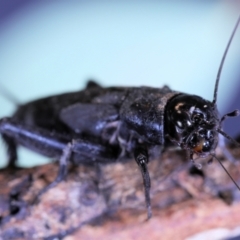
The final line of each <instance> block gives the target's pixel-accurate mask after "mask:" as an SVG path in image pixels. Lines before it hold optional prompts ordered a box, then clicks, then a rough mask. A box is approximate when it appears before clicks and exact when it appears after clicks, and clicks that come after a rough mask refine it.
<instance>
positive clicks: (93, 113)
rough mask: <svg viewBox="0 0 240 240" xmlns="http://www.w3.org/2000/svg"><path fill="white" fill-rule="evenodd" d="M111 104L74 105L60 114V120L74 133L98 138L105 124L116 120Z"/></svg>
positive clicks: (116, 113) (116, 112)
mask: <svg viewBox="0 0 240 240" xmlns="http://www.w3.org/2000/svg"><path fill="white" fill-rule="evenodd" d="M118 115H119V114H118V110H117V109H116V108H115V107H114V106H113V105H111V104H97V103H89V104H88V103H85V104H84V103H76V104H74V105H71V106H68V107H66V108H64V109H62V111H61V112H60V119H61V120H62V121H63V122H64V123H65V124H66V125H67V126H68V127H69V128H70V129H72V130H73V131H74V132H76V133H83V134H87V135H91V136H97V137H99V136H100V134H101V132H102V130H103V128H104V127H105V126H106V124H107V123H109V122H112V121H115V120H117V119H118Z"/></svg>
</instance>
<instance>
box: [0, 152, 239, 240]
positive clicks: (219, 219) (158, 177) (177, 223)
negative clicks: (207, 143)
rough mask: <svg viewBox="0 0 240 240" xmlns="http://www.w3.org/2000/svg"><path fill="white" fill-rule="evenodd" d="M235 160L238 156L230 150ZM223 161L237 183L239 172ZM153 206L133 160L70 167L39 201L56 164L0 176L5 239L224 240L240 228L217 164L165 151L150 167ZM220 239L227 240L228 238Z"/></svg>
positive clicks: (230, 189) (233, 196)
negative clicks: (149, 214)
mask: <svg viewBox="0 0 240 240" xmlns="http://www.w3.org/2000/svg"><path fill="white" fill-rule="evenodd" d="M230 151H231V152H232V154H233V155H234V157H235V158H236V159H239V158H240V150H239V149H237V148H232V149H230ZM217 156H218V158H220V159H221V161H222V163H223V164H224V165H225V167H226V168H227V170H228V171H229V173H230V174H231V176H232V177H233V178H234V179H235V180H236V181H237V182H240V174H239V173H240V166H239V164H238V161H236V163H235V164H233V163H231V162H230V161H228V160H226V159H224V157H223V155H222V154H221V151H220V149H217ZM148 165H149V172H150V177H151V205H152V209H153V216H152V218H151V219H150V220H146V218H147V211H146V206H145V197H144V192H143V184H142V176H141V172H140V170H139V169H138V166H137V164H136V163H135V161H134V160H129V161H126V162H116V163H112V164H108V165H95V166H69V171H68V175H67V178H66V180H65V181H62V182H61V183H59V184H58V185H57V186H55V187H53V188H51V189H50V190H48V191H47V192H46V193H44V194H43V195H41V196H40V197H39V199H38V200H36V196H37V195H38V193H39V191H40V190H41V189H43V188H44V187H45V186H47V185H48V184H50V183H51V182H52V181H53V180H54V179H55V177H56V174H57V171H58V164H57V163H51V164H47V165H43V166H38V167H34V168H29V169H17V170H9V169H3V170H1V171H0V239H3V240H8V239H13V240H15V239H16V240H20V239H66V240H77V239H81V240H85V239H87V240H91V239H93V240H95V239H104V240H113V239H124V240H130V239H134V240H143V239H151V240H156V239H158V240H159V239H160V240H161V239H163V240H168V239H176V240H178V239H179V240H182V239H191V240H194V239H195V238H194V236H195V237H196V234H202V236H203V237H202V239H213V240H214V239H220V238H218V237H217V236H218V235H219V234H222V235H221V236H225V235H224V234H229V233H230V234H231V230H233V229H235V232H236V231H237V227H238V226H239V225H240V214H239V213H240V201H239V200H240V191H239V190H238V189H237V187H236V186H235V185H234V184H233V182H232V181H231V180H230V179H229V177H228V176H227V174H226V172H224V170H223V169H222V168H221V166H220V165H219V164H218V163H217V161H216V160H215V161H214V162H213V163H212V164H211V165H208V164H207V163H206V159H205V160H203V162H202V165H203V167H202V169H201V170H198V169H197V168H193V167H192V166H193V165H192V163H189V161H188V160H187V157H186V155H185V153H184V152H182V151H166V152H165V153H163V154H162V156H161V159H155V160H153V161H151V162H150V163H149V164H148ZM223 239H226V238H225V237H224V238H223Z"/></svg>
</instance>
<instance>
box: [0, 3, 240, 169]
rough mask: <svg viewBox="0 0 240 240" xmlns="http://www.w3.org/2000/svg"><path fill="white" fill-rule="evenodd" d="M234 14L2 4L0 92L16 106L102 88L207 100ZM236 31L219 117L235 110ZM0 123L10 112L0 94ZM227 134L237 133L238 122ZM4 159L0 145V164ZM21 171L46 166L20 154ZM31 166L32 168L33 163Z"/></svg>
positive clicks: (204, 6) (238, 101)
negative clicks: (158, 90)
mask: <svg viewBox="0 0 240 240" xmlns="http://www.w3.org/2000/svg"><path fill="white" fill-rule="evenodd" d="M239 14H240V0H235V1H234V0H233V1H151V0H149V1H101V2H100V1H30V0H21V1H20V0H8V1H0V87H1V88H2V89H7V91H9V92H10V93H11V94H12V95H13V96H14V97H15V98H16V99H17V101H18V102H19V103H20V104H21V103H25V102H27V101H30V100H33V99H35V98H40V97H43V96H47V95H52V94H58V93H62V92H67V91H76V90H80V89H81V88H83V87H84V85H85V83H86V81H87V80H88V79H95V80H96V81H98V82H99V83H100V84H102V85H103V86H111V85H118V86H142V85H149V86H153V87H162V86H163V85H164V84H167V85H168V86H170V87H171V88H172V89H174V90H177V91H182V92H186V93H191V94H197V95H199V96H202V97H203V98H206V99H209V100H212V98H213V90H214V84H215V79H216V75H217V71H218V68H219V64H220V61H221V58H222V55H223V52H224V50H225V47H226V45H227V42H228V40H229V38H230V35H231V33H232V30H233V27H234V25H235V23H236V20H237V18H238V16H239ZM239 93H240V28H239V29H238V31H237V34H236V36H235V38H234V41H233V43H232V45H231V47H230V51H229V53H228V56H227V59H226V63H225V65H224V68H223V72H222V76H221V81H220V85H219V93H218V102H217V104H218V108H219V111H220V113H221V114H224V113H226V112H228V111H232V110H233V109H235V108H240V96H239V95H240V94H239ZM0 106H1V107H0V118H1V117H4V116H11V114H12V112H13V111H14V109H16V106H15V104H14V103H13V102H11V101H9V100H8V99H6V97H4V96H3V95H2V94H0ZM224 129H225V131H226V132H227V133H228V134H230V135H231V136H236V135H238V134H239V133H240V118H235V119H229V120H227V121H226V123H225V127H224ZM5 159H6V154H5V148H4V145H3V143H2V142H1V145H0V164H1V165H2V166H3V165H4V164H5V162H4V160H5ZM19 159H20V160H21V164H23V165H25V166H32V165H37V164H39V163H40V162H42V163H44V162H46V161H48V159H46V158H43V157H41V156H38V155H36V154H34V153H32V152H28V151H27V150H26V149H22V148H21V149H20V151H19ZM33 160H34V161H33Z"/></svg>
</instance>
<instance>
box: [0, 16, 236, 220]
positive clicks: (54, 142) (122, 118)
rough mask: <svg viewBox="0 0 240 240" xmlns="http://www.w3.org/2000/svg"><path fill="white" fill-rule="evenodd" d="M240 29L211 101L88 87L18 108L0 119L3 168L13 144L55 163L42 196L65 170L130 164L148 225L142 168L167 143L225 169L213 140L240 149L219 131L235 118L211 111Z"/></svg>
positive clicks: (11, 159)
mask: <svg viewBox="0 0 240 240" xmlns="http://www.w3.org/2000/svg"><path fill="white" fill-rule="evenodd" d="M239 22H240V17H239V18H238V20H237V23H236V25H235V27H234V30H233V32H232V35H231V37H230V39H229V42H228V43H227V47H226V49H225V52H224V54H223V57H222V60H221V63H220V67H219V70H218V73H217V78H216V80H215V88H214V90H213V99H212V100H211V101H209V100H205V99H203V98H202V97H200V96H196V95H189V94H186V93H181V92H178V91H174V90H171V89H170V88H169V87H167V86H163V87H162V88H152V87H145V86H143V87H106V88H105V87H102V86H101V85H99V84H98V83H96V82H95V81H89V82H88V83H87V85H86V88H85V89H83V90H81V91H76V92H70V93H64V94H59V95H54V96H49V97H45V98H41V99H36V100H34V101H31V102H28V103H26V104H23V105H20V106H19V107H18V108H17V110H16V112H15V113H14V114H13V115H12V116H11V117H4V118H2V119H0V134H1V137H2V139H3V141H4V143H5V144H6V150H7V160H8V161H7V162H8V165H7V168H14V167H15V166H16V163H17V159H18V157H17V147H18V145H21V146H24V147H26V148H28V149H30V150H32V151H35V152H37V153H39V154H41V155H44V156H46V157H48V158H53V159H58V160H59V172H58V175H57V178H56V179H55V181H54V182H52V183H51V184H50V185H49V186H48V187H47V188H45V189H43V190H42V191H41V192H40V197H41V195H42V194H44V192H45V191H47V190H48V189H49V188H52V187H54V186H55V185H56V184H57V183H59V182H60V181H62V180H63V179H64V178H65V177H66V175H67V169H68V165H69V163H72V164H76V165H79V164H87V165H91V164H94V163H96V162H97V163H102V164H108V163H114V162H117V161H118V162H119V161H121V160H126V159H133V158H134V159H135V161H136V164H137V165H138V166H139V169H140V172H141V174H142V179H143V185H144V194H145V201H146V207H147V217H148V219H149V218H151V216H152V210H151V199H150V188H151V179H150V175H149V171H148V162H149V160H151V158H152V156H156V155H157V156H160V155H161V150H162V149H163V148H164V147H165V146H166V145H169V144H170V145H175V146H178V147H180V148H182V149H184V150H186V151H187V153H188V156H189V159H190V160H191V161H192V162H193V164H197V161H198V159H199V158H205V159H206V160H207V161H211V160H212V159H216V160H218V162H219V163H220V164H221V166H222V167H223V168H224V166H223V165H222V163H221V161H220V160H219V159H218V158H217V156H216V154H215V149H216V147H217V145H218V142H219V135H222V136H223V137H225V138H226V139H228V140H230V141H231V142H233V143H235V144H236V145H238V146H240V145H239V143H238V142H236V141H235V140H234V139H232V138H231V137H230V136H229V135H228V134H227V133H225V132H224V131H223V129H222V123H223V122H224V121H225V119H226V118H228V117H235V116H237V115H238V114H239V111H238V110H234V111H232V112H230V113H226V114H225V115H223V116H219V113H218V110H217V97H218V86H219V81H220V76H221V71H222V68H223V65H224V61H225V58H226V55H227V52H228V49H229V47H230V45H231V42H232V39H233V37H234V34H235V32H236V30H237V28H238V25H239ZM224 170H225V171H226V173H227V174H228V172H227V170H226V169H225V168H224ZM228 175H229V174H228ZM229 177H230V178H231V179H232V177H231V176H230V175H229ZM232 181H233V182H234V183H235V185H236V187H237V188H238V189H239V190H240V187H239V185H238V184H237V183H236V182H235V181H234V179H232Z"/></svg>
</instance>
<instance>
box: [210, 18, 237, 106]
mask: <svg viewBox="0 0 240 240" xmlns="http://www.w3.org/2000/svg"><path fill="white" fill-rule="evenodd" d="M239 23H240V16H239V17H238V20H237V23H236V25H235V27H234V29H233V32H232V35H231V37H230V39H229V41H228V44H227V47H226V49H225V51H224V54H223V57H222V60H221V63H220V66H219V69H218V73H217V78H216V82H215V88H214V95H213V101H212V103H213V104H216V102H217V92H218V85H219V79H220V76H221V72H222V68H223V64H224V61H225V58H226V56H227V53H228V49H229V47H230V45H231V42H232V39H233V37H234V35H235V32H236V30H237V28H238V25H239Z"/></svg>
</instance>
